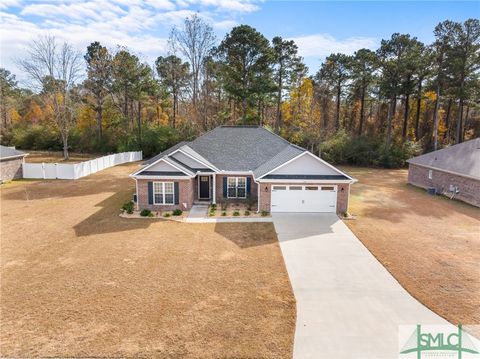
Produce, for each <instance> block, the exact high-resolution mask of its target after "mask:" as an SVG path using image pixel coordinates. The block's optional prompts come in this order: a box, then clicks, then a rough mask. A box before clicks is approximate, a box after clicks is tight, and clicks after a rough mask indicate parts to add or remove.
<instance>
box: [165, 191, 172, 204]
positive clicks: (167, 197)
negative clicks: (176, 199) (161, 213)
mask: <svg viewBox="0 0 480 359" xmlns="http://www.w3.org/2000/svg"><path fill="white" fill-rule="evenodd" d="M165 204H173V193H165Z"/></svg>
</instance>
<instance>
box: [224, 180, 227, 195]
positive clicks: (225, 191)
mask: <svg viewBox="0 0 480 359" xmlns="http://www.w3.org/2000/svg"><path fill="white" fill-rule="evenodd" d="M223 198H227V177H223Z"/></svg>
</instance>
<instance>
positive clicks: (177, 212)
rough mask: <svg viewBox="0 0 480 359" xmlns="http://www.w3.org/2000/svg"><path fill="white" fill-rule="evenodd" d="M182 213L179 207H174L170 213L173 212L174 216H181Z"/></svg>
mask: <svg viewBox="0 0 480 359" xmlns="http://www.w3.org/2000/svg"><path fill="white" fill-rule="evenodd" d="M182 213H183V211H182V210H181V209H175V210H174V211H173V212H172V214H173V215H174V216H181V215H182Z"/></svg>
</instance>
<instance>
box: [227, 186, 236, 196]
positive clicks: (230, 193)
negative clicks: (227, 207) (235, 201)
mask: <svg viewBox="0 0 480 359" xmlns="http://www.w3.org/2000/svg"><path fill="white" fill-rule="evenodd" d="M228 197H230V198H234V197H237V191H236V188H235V187H229V188H228Z"/></svg>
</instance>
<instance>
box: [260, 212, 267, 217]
mask: <svg viewBox="0 0 480 359" xmlns="http://www.w3.org/2000/svg"><path fill="white" fill-rule="evenodd" d="M261 214H262V217H266V216H268V214H269V212H268V211H262V212H261Z"/></svg>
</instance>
